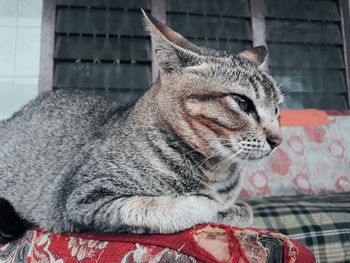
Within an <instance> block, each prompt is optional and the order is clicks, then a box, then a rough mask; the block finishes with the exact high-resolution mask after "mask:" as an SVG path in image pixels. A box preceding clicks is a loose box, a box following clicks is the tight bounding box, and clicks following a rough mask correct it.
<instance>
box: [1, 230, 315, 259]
mask: <svg viewBox="0 0 350 263" xmlns="http://www.w3.org/2000/svg"><path fill="white" fill-rule="evenodd" d="M259 233H260V234H269V235H274V236H275V237H277V238H279V239H280V240H281V241H283V244H284V250H285V254H284V256H285V260H284V262H285V263H292V262H300V263H306V262H308V263H313V262H315V258H314V256H313V254H312V253H311V252H310V251H309V250H307V249H306V248H305V247H303V246H302V245H301V244H299V243H298V242H296V241H293V240H291V239H289V238H287V237H286V236H283V235H281V234H277V233H273V232H267V231H262V230H257V229H241V228H235V227H229V226H225V225H216V224H215V225H214V224H210V225H209V224H208V225H202V226H197V227H194V228H192V229H190V230H187V231H184V232H181V233H178V234H175V235H102V234H79V235H78V234H71V235H68V234H53V233H48V232H43V231H40V230H32V231H28V232H27V233H26V235H25V236H24V237H23V238H22V239H21V240H19V241H16V242H12V243H9V244H7V245H5V246H2V247H0V262H3V263H19V262H30V263H35V262H47V263H73V262H81V263H87V262H100V263H111V262H125V263H131V262H135V263H144V262H154V263H157V262H182V263H186V262H189V263H196V262H202V263H204V262H217V263H218V262H232V263H235V262H237V263H245V262H264V261H263V260H264V259H265V260H266V257H267V254H268V250H266V249H265V248H264V247H263V246H262V245H259V242H254V240H257V238H255V239H254V238H253V237H257V235H258V234H259ZM252 241H253V242H252ZM249 242H252V244H250V243H249ZM253 247H254V249H253ZM256 260H258V261H256Z"/></svg>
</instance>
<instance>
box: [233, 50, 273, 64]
mask: <svg viewBox="0 0 350 263" xmlns="http://www.w3.org/2000/svg"><path fill="white" fill-rule="evenodd" d="M238 56H240V57H241V58H244V59H246V60H249V61H250V62H252V63H254V64H255V65H257V66H258V67H263V65H264V64H265V62H266V61H267V57H268V52H267V49H266V47H264V46H258V47H254V48H252V49H247V50H244V51H242V52H241V53H239V54H238Z"/></svg>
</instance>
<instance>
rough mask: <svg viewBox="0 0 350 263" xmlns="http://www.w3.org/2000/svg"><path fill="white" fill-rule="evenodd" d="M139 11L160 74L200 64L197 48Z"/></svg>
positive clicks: (198, 49)
mask: <svg viewBox="0 0 350 263" xmlns="http://www.w3.org/2000/svg"><path fill="white" fill-rule="evenodd" d="M141 10H142V13H143V15H144V17H145V21H146V25H147V28H148V30H149V31H150V33H151V38H152V48H153V50H154V54H155V61H156V63H157V65H158V67H159V70H160V71H161V72H166V73H171V72H174V71H175V72H176V71H177V72H179V71H182V70H183V69H184V68H186V67H191V66H196V65H199V64H201V62H202V59H201V57H200V55H199V52H200V48H199V47H197V46H196V45H194V44H192V43H191V42H189V41H188V40H187V39H185V38H184V37H183V36H181V35H180V34H179V33H177V32H175V31H173V30H171V29H170V28H169V27H167V26H166V25H165V24H163V23H162V22H160V21H159V20H157V19H156V18H154V17H153V16H151V15H149V14H147V13H146V12H145V11H144V10H143V9H141Z"/></svg>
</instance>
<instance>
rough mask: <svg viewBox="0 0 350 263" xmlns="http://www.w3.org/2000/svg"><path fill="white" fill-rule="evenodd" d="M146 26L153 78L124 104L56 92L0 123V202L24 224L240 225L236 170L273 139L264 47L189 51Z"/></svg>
mask: <svg viewBox="0 0 350 263" xmlns="http://www.w3.org/2000/svg"><path fill="white" fill-rule="evenodd" d="M146 21H147V24H148V27H149V30H150V31H151V34H152V43H153V48H154V50H155V54H156V56H155V57H156V62H157V64H158V66H159V69H160V78H159V80H158V82H157V83H156V84H155V85H154V86H153V87H152V88H151V89H150V90H149V91H148V92H147V93H146V94H145V95H144V96H143V97H142V98H141V99H140V100H138V101H137V102H136V104H135V105H132V106H130V107H121V106H120V105H118V104H116V103H113V102H109V101H107V100H105V99H103V98H101V97H97V96H94V95H91V94H88V93H84V92H78V91H69V90H57V91H54V92H51V93H47V94H43V95H41V96H39V97H38V98H37V99H35V100H34V101H32V102H30V103H29V104H28V105H26V106H25V107H24V108H23V109H22V110H21V111H20V112H18V113H16V114H15V115H14V116H13V117H12V118H10V119H9V120H6V121H2V122H0V198H3V199H7V200H8V202H9V203H10V204H11V205H12V206H13V207H14V209H15V210H16V212H17V213H18V214H19V216H20V217H21V218H22V219H23V220H25V221H27V222H29V223H32V224H34V225H37V226H39V227H42V228H44V229H47V230H51V231H55V232H64V231H75V232H81V231H97V232H113V233H116V232H134V233H135V232H136V233H139V232H141V233H143V232H148V233H172V232H176V231H180V230H183V229H186V228H190V227H192V226H194V225H197V224H201V223H207V222H217V223H225V224H231V225H236V226H241V227H242V226H248V225H249V224H250V222H251V219H252V215H251V211H250V208H249V207H248V206H247V205H245V204H244V203H236V204H235V200H236V199H237V196H238V194H239V190H240V186H241V181H240V170H241V168H242V167H243V166H244V165H247V163H248V162H250V161H251V160H256V159H260V158H263V157H264V156H266V155H268V154H269V153H270V152H271V150H272V149H273V148H274V147H276V146H278V145H279V144H280V141H281V135H280V131H279V125H278V109H277V106H278V104H279V103H280V102H281V101H282V96H281V94H280V91H279V90H278V88H277V87H276V84H275V82H274V81H273V80H272V79H271V77H270V76H269V75H268V74H267V73H265V72H262V71H261V70H259V68H258V66H259V65H261V64H262V63H263V62H264V60H265V59H266V55H267V54H266V49H265V48H263V47H258V48H255V49H252V50H247V51H244V52H242V53H240V54H239V55H237V56H234V55H231V54H227V53H225V52H219V51H214V50H210V49H204V48H199V47H197V46H195V45H193V44H191V43H190V42H188V41H187V40H186V39H184V38H183V37H182V36H181V35H179V34H178V33H175V32H174V31H172V30H171V29H169V28H168V27H166V26H165V25H163V24H161V23H160V22H158V21H157V20H155V19H154V18H152V17H150V16H147V15H146ZM11 211H13V210H11ZM6 216H7V214H6V212H4V211H2V213H1V215H0V222H1V218H2V219H6ZM1 227H3V226H1V225H0V241H1ZM7 238H8V236H7ZM3 240H5V239H3ZM6 240H8V239H6Z"/></svg>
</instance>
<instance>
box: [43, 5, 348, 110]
mask: <svg viewBox="0 0 350 263" xmlns="http://www.w3.org/2000/svg"><path fill="white" fill-rule="evenodd" d="M344 1H345V0H286V1H278V0H235V1H232V0H191V1H188V0H129V1H122V0H103V1H101V0H91V1H87V0H44V7H45V3H54V4H53V5H54V6H55V8H56V19H55V21H54V24H55V37H54V42H55V48H54V50H53V53H54V56H53V60H54V61H53V64H54V78H53V80H52V86H53V87H54V88H79V89H91V90H94V91H95V92H96V93H100V94H105V95H107V96H109V97H111V98H115V99H118V100H119V101H122V102H131V101H133V100H135V99H137V98H138V97H139V96H141V95H142V94H143V93H144V91H145V90H146V89H147V88H148V87H149V86H150V85H151V84H152V82H154V80H155V78H156V74H155V72H156V70H155V68H154V65H153V76H152V54H151V48H150V38H149V36H148V34H147V33H146V32H145V31H144V28H143V22H142V16H141V12H140V8H143V9H145V10H146V11H149V12H152V14H153V15H154V16H156V17H158V18H160V19H161V20H163V21H166V22H167V24H168V25H169V26H170V27H172V28H173V29H174V30H176V31H178V32H180V33H181V34H183V35H184V36H185V37H187V38H188V39H189V40H190V41H192V42H194V43H196V44H198V45H201V46H207V47H212V48H217V49H224V50H227V51H229V52H233V53H238V52H240V51H242V50H244V49H247V48H250V47H252V46H253V44H254V45H259V44H265V43H266V44H267V46H268V49H269V51H270V58H271V59H270V61H269V70H270V72H271V74H272V75H273V76H274V77H275V79H276V80H277V81H278V83H279V84H280V85H281V86H282V90H283V92H284V93H285V98H286V102H285V104H284V105H283V106H284V107H286V108H297V109H298V108H309V107H312V108H318V109H347V108H348V107H349V103H348V100H349V99H348V98H349V93H348V88H349V87H348V85H347V83H349V81H350V80H349V78H347V76H349V75H350V73H349V70H348V61H347V59H346V58H347V56H348V55H349V54H346V50H347V48H346V45H349V40H348V41H346V40H347V39H346V37H345V36H346V35H347V36H349V29H348V28H347V26H346V25H347V24H346V23H345V22H344V21H345V19H346V20H347V21H349V18H348V16H349V10H347V9H346V7H347V8H348V5H349V3H348V2H346V3H345V2H344ZM55 2H56V3H55ZM344 6H345V7H344ZM51 11H52V10H51ZM44 12H45V11H44ZM44 14H45V13H44ZM44 19H45V17H43V20H44ZM49 42H50V41H47V45H49ZM43 50H44V51H45V48H44V49H43ZM44 51H43V52H42V54H45V52H44ZM42 64H43V65H44V66H45V63H42ZM47 64H48V65H49V66H50V63H47ZM44 66H42V68H45V67H44ZM41 75H42V76H45V72H44V73H43V74H41ZM45 77H46V78H47V76H45ZM45 77H43V78H45ZM43 85H44V84H42V85H41V86H43ZM46 86H50V81H47V82H46ZM50 87H51V86H50ZM50 87H49V88H47V87H41V90H47V89H50Z"/></svg>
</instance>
